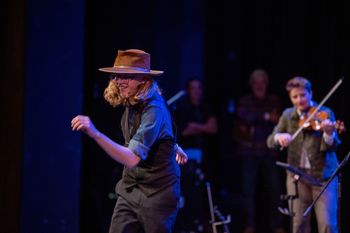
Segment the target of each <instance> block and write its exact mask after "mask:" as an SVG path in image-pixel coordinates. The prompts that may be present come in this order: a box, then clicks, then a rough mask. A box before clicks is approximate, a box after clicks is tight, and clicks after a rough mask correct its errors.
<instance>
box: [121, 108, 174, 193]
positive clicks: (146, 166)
mask: <svg viewBox="0 0 350 233" xmlns="http://www.w3.org/2000/svg"><path fill="white" fill-rule="evenodd" d="M127 108H128V107H127ZM143 109H144V108H143V107H142V106H132V107H129V109H125V111H124V114H123V117H122V120H121V125H122V131H123V135H124V138H125V145H126V146H127V145H128V143H129V140H130V139H131V138H132V136H133V135H134V134H135V133H136V131H137V129H138V127H139V126H140V124H141V116H142V112H143ZM127 111H129V112H128V118H126V112H127ZM174 145H175V140H174V137H168V138H162V139H158V140H157V141H156V142H155V143H154V144H153V145H152V146H151V148H150V152H149V154H148V156H147V158H146V159H145V160H141V161H140V162H139V164H138V165H137V166H136V167H134V168H127V167H124V171H123V178H122V179H121V180H120V181H119V182H118V184H117V188H116V191H117V193H118V194H119V195H121V196H123V197H125V194H126V195H127V193H128V192H130V190H131V189H132V188H134V187H138V188H139V189H140V190H141V191H142V192H143V193H144V194H145V195H146V196H150V195H152V194H154V193H156V192H158V191H161V190H162V189H164V188H166V187H168V186H169V185H172V184H175V183H176V182H177V181H179V177H180V169H179V165H178V164H177V162H176V159H175V156H176V152H175V147H174ZM123 194H124V195H123Z"/></svg>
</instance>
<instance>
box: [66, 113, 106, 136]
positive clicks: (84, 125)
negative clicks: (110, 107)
mask: <svg viewBox="0 0 350 233" xmlns="http://www.w3.org/2000/svg"><path fill="white" fill-rule="evenodd" d="M71 127H72V130H73V131H79V130H81V131H83V132H84V133H86V134H87V135H89V136H90V137H91V138H96V137H98V135H100V132H99V131H98V130H97V129H96V128H95V126H94V124H93V123H92V121H91V120H90V118H89V117H88V116H82V115H78V116H76V117H74V118H73V119H72V121H71Z"/></svg>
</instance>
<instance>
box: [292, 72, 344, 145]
mask: <svg viewBox="0 0 350 233" xmlns="http://www.w3.org/2000/svg"><path fill="white" fill-rule="evenodd" d="M343 78H344V77H342V78H340V79H339V80H338V82H337V83H336V84H335V85H334V86H333V87H332V89H331V90H330V91H329V92H328V94H327V95H326V96H325V97H324V98H323V100H322V101H321V102H320V104H319V105H318V106H317V107H316V109H315V111H313V113H311V115H310V116H309V117H308V118H307V119H306V120H305V123H304V124H307V123H308V122H309V121H310V120H311V119H312V118H313V117H314V116H315V114H316V113H317V112H318V110H320V108H321V107H322V106H323V105H324V103H325V102H326V101H327V100H328V99H329V97H331V95H332V94H333V93H334V92H335V90H337V88H338V87H339V86H340V84H342V83H343ZM302 130H303V125H301V126H300V127H299V128H298V129H297V131H295V133H294V134H293V135H292V141H293V140H294V139H295V138H296V136H298V134H299V133H300V132H301V131H302Z"/></svg>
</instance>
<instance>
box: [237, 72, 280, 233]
mask: <svg viewBox="0 0 350 233" xmlns="http://www.w3.org/2000/svg"><path fill="white" fill-rule="evenodd" d="M268 83H269V77H268V74H267V73H266V71H264V70H261V69H256V70H254V71H253V72H252V73H251V75H250V79H249V84H250V88H251V94H248V95H245V96H243V97H241V98H240V99H239V100H238V103H237V121H236V122H235V140H236V142H237V154H238V156H239V158H240V161H241V169H242V170H241V171H242V174H241V176H242V177H241V179H242V193H243V202H244V208H243V215H244V228H245V229H244V233H255V232H257V229H256V225H257V222H258V221H256V220H255V216H256V210H257V208H256V207H257V205H256V202H255V200H256V196H257V195H256V193H258V187H260V186H259V184H260V183H262V184H263V185H262V186H261V187H262V188H263V191H264V192H263V193H266V194H267V196H266V200H267V201H266V202H265V203H264V204H265V205H266V209H265V211H264V213H266V216H267V221H268V223H266V224H264V225H266V226H268V227H269V228H271V231H273V232H275V233H281V232H284V231H283V229H282V226H283V222H282V216H281V214H280V213H279V212H278V210H277V207H278V205H279V201H280V200H279V196H280V194H281V192H280V185H281V184H280V179H279V176H280V173H279V170H278V167H277V166H276V165H275V162H276V159H277V155H278V154H277V153H276V151H272V150H269V149H268V148H267V146H266V139H267V137H268V135H269V134H270V132H271V131H272V129H273V127H274V126H275V124H276V123H277V121H278V117H279V111H280V100H279V98H278V96H276V95H272V94H269V93H268ZM260 216H261V215H260Z"/></svg>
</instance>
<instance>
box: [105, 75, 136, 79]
mask: <svg viewBox="0 0 350 233" xmlns="http://www.w3.org/2000/svg"><path fill="white" fill-rule="evenodd" d="M132 77H133V76H132V75H128V74H111V75H110V76H109V78H110V79H114V80H118V79H124V80H126V79H131V78H132Z"/></svg>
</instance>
